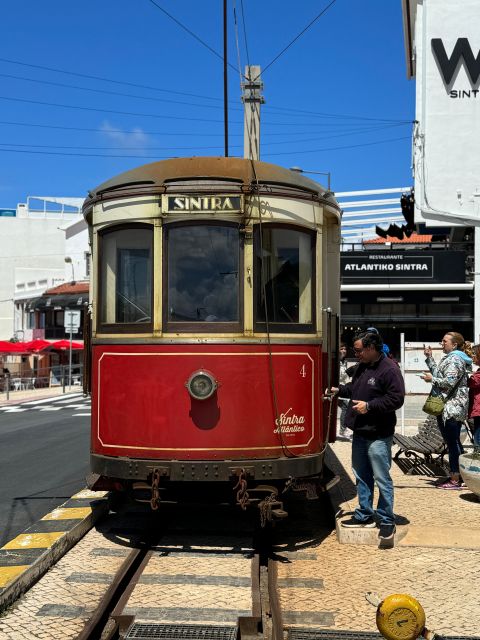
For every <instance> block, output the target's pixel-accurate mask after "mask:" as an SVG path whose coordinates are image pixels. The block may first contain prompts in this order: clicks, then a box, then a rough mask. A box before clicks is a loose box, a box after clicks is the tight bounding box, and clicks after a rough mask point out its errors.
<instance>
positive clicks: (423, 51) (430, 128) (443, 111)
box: [414, 0, 480, 224]
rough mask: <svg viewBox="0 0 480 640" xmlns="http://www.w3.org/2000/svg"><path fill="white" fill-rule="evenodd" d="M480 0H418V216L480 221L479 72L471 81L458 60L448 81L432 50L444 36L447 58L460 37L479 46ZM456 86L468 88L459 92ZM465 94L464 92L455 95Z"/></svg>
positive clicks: (475, 52) (479, 48)
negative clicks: (433, 43) (438, 39)
mask: <svg viewBox="0 0 480 640" xmlns="http://www.w3.org/2000/svg"><path fill="white" fill-rule="evenodd" d="M479 25H480V2H479V0H461V1H460V0H423V2H420V0H417V19H416V29H415V54H416V73H417V77H416V89H417V103H416V119H417V120H418V121H419V124H418V127H417V130H416V134H415V138H414V144H415V152H414V171H415V201H416V207H417V210H416V220H417V221H418V222H423V221H424V219H430V220H434V221H444V222H445V223H448V224H451V223H452V218H453V219H454V220H455V219H456V220H458V222H460V223H467V224H468V222H469V220H470V219H472V218H473V219H475V220H477V221H478V223H479V224H480V90H479V88H480V87H479V84H480V78H479V79H478V80H477V81H476V82H475V83H472V80H471V78H470V76H469V74H468V73H467V71H466V68H465V64H462V63H459V64H458V65H457V69H456V72H455V73H454V75H453V78H452V80H451V82H450V83H449V84H447V83H446V82H445V80H444V76H443V74H442V72H441V66H440V64H439V62H438V60H437V56H436V55H435V54H434V51H433V47H432V39H433V38H435V39H437V38H440V39H441V40H442V43H443V46H444V48H445V53H446V56H447V57H448V58H450V57H451V56H452V52H453V49H454V47H455V45H456V43H457V40H458V39H459V38H467V39H468V43H469V45H470V48H471V50H472V53H473V57H474V58H476V57H477V55H478V54H479V51H480V29H479ZM454 92H469V93H470V97H468V93H463V94H462V93H460V94H458V93H457V94H455V93H454ZM455 95H462V97H461V98H458V97H454V96H455Z"/></svg>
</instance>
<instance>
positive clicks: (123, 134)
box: [100, 120, 150, 151]
mask: <svg viewBox="0 0 480 640" xmlns="http://www.w3.org/2000/svg"><path fill="white" fill-rule="evenodd" d="M100 128H101V130H102V135H103V136H105V137H106V138H107V140H109V141H110V142H112V143H114V144H115V145H116V146H118V147H121V148H122V149H127V148H132V147H134V148H135V149H138V151H142V150H146V149H147V148H148V145H149V143H150V137H149V136H148V135H147V134H146V133H144V132H143V131H142V129H140V127H134V128H133V129H132V130H130V131H122V130H121V129H120V128H119V127H114V126H113V125H112V124H110V122H108V121H106V120H105V121H104V122H102V124H101V127H100Z"/></svg>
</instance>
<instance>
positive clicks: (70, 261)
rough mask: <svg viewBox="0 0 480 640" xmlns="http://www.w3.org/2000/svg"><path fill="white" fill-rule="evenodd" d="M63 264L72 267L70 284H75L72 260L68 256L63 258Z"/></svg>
mask: <svg viewBox="0 0 480 640" xmlns="http://www.w3.org/2000/svg"><path fill="white" fill-rule="evenodd" d="M65 262H66V263H67V264H70V265H71V267H72V283H74V282H75V271H74V269H73V260H72V259H71V257H70V256H65Z"/></svg>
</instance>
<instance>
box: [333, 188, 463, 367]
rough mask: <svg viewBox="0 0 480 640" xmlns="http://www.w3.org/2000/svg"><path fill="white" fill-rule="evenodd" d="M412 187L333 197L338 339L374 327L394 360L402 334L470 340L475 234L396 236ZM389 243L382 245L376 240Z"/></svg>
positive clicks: (436, 231)
mask: <svg viewBox="0 0 480 640" xmlns="http://www.w3.org/2000/svg"><path fill="white" fill-rule="evenodd" d="M407 192H408V193H409V192H410V188H409V187H401V188H389V189H380V190H366V191H352V192H343V193H337V194H336V195H337V197H338V199H339V204H340V206H341V207H342V209H343V211H344V213H343V216H342V247H341V248H342V251H341V265H340V266H341V283H342V284H341V333H342V339H343V340H344V341H345V342H346V343H347V344H349V343H350V344H351V342H352V339H353V335H354V333H355V332H356V331H357V330H358V329H365V328H366V327H368V326H371V325H373V326H375V327H377V328H378V329H379V331H380V332H381V333H382V335H383V336H384V339H385V341H386V343H387V344H388V345H389V347H390V348H391V350H392V352H393V354H394V355H397V356H398V355H399V351H400V341H401V334H402V333H403V335H404V338H405V340H406V341H409V342H424V341H425V342H430V343H435V342H438V340H439V335H442V334H443V333H444V332H445V331H447V330H456V331H459V332H461V333H462V334H463V335H464V336H465V337H466V338H467V339H472V338H473V337H474V333H473V317H474V316H473V314H474V300H473V286H474V285H473V277H474V276H473V271H474V269H473V246H474V245H473V228H472V227H467V228H466V227H461V226H458V225H454V226H452V227H446V226H440V227H429V228H428V229H426V228H424V225H418V226H419V227H421V228H422V231H421V233H419V232H414V233H412V234H409V237H406V236H405V235H404V234H403V232H402V233H401V234H399V235H400V236H401V237H394V236H389V235H388V234H386V233H385V234H384V233H383V232H384V231H388V230H389V229H391V228H392V227H394V228H396V229H397V230H398V231H400V229H401V227H400V226H399V225H401V223H402V221H405V220H404V218H403V216H402V210H401V207H400V198H401V196H402V194H403V193H407ZM379 231H380V232H381V233H382V234H383V235H386V236H387V237H385V238H384V237H381V236H379V235H378V232H379Z"/></svg>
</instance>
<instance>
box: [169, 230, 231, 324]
mask: <svg viewBox="0 0 480 640" xmlns="http://www.w3.org/2000/svg"><path fill="white" fill-rule="evenodd" d="M165 251H166V256H167V257H166V274H165V278H164V282H166V287H165V293H164V303H165V318H164V319H165V321H166V326H167V329H174V330H175V331H178V330H180V331H181V330H184V331H189V330H191V329H192V328H193V327H197V328H198V329H199V330H201V331H215V330H219V327H220V325H228V328H230V329H234V328H237V327H238V325H239V323H240V284H239V282H240V278H239V273H240V233H239V228H238V226H237V225H233V224H227V223H223V224H222V223H217V222H215V223H204V224H198V223H197V224H185V225H169V226H167V227H165Z"/></svg>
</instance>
